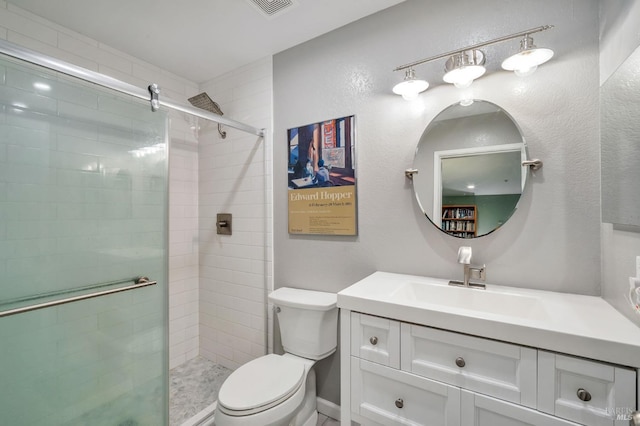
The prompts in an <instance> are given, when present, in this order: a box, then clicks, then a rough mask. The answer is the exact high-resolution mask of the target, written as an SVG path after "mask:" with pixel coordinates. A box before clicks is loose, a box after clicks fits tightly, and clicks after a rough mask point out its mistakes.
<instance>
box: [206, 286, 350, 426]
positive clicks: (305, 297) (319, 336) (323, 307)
mask: <svg viewBox="0 0 640 426" xmlns="http://www.w3.org/2000/svg"><path fill="white" fill-rule="evenodd" d="M269 301H270V302H272V303H273V304H274V306H275V309H276V313H277V316H278V323H279V325H280V335H281V338H282V346H283V347H284V351H285V354H284V355H275V354H269V355H265V356H262V357H260V358H257V359H254V360H253V361H250V362H248V363H247V364H245V365H243V366H241V367H240V368H238V369H237V370H236V371H234V372H233V373H232V374H231V375H230V376H229V377H228V378H227V380H226V381H225V382H224V383H223V384H222V387H221V388H220V392H219V393H218V406H217V409H216V413H215V416H214V424H215V425H216V426H272V425H273V426H315V425H316V422H317V419H318V411H317V410H316V375H315V371H314V369H313V366H314V364H315V363H316V362H317V361H318V360H321V359H324V358H326V357H328V356H329V355H331V354H332V353H334V352H335V351H336V347H337V345H338V308H337V306H336V302H337V295H336V294H334V293H325V292H320V291H310V290H300V289H295V288H288V287H282V288H279V289H277V290H275V291H273V292H272V293H271V294H269Z"/></svg>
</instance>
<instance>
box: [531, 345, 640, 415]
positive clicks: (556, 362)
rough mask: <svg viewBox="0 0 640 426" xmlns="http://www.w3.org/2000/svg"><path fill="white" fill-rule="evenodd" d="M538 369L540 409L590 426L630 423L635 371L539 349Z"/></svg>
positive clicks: (633, 406)
mask: <svg viewBox="0 0 640 426" xmlns="http://www.w3.org/2000/svg"><path fill="white" fill-rule="evenodd" d="M538 371H539V377H540V380H539V382H538V409H539V410H540V411H544V412H545V413H549V414H553V415H555V416H558V417H562V418H565V419H569V420H573V421H575V422H578V423H581V424H584V425H589V426H612V425H615V426H623V425H624V426H627V425H628V424H629V414H630V413H632V412H633V411H634V410H635V406H636V372H635V370H632V369H628V368H624V367H618V366H613V365H609V364H603V363H599V362H595V361H588V360H584V359H581V358H574V357H571V356H567V355H560V354H555V353H551V352H545V351H539V353H538ZM587 394H588V396H587ZM586 399H588V401H587V400H586Z"/></svg>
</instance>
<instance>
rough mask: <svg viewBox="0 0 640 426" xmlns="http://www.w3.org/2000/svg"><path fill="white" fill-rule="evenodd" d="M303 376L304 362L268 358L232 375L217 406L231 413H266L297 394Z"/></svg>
mask: <svg viewBox="0 0 640 426" xmlns="http://www.w3.org/2000/svg"><path fill="white" fill-rule="evenodd" d="M304 376H305V374H304V365H303V364H302V363H301V362H298V361H296V360H295V359H291V358H287V357H283V356H280V355H274V354H270V355H265V356H263V357H260V358H257V359H254V360H253V361H250V362H248V363H247V364H244V365H243V366H241V367H240V368H238V369H237V370H236V371H234V372H233V373H231V375H230V376H229V378H228V379H227V380H225V382H224V384H223V385H222V387H221V388H220V393H219V394H218V404H220V405H221V406H223V407H224V408H226V409H228V410H232V411H245V412H246V411H252V412H254V413H255V412H259V411H263V410H266V409H267V408H271V407H273V406H275V405H277V404H279V403H280V402H281V401H283V400H286V399H287V398H289V397H290V396H291V395H292V394H293V393H295V391H296V390H298V388H299V387H300V385H301V384H302V381H303V380H304Z"/></svg>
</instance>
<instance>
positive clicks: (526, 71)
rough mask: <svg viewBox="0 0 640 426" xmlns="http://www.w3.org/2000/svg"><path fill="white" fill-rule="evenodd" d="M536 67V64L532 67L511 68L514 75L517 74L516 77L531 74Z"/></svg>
mask: <svg viewBox="0 0 640 426" xmlns="http://www.w3.org/2000/svg"><path fill="white" fill-rule="evenodd" d="M537 69H538V66H537V65H534V66H532V67H529V68H518V69H515V70H513V73H514V74H515V75H517V76H518V77H528V76H530V75H531V74H533V73H534V72H536V70H537Z"/></svg>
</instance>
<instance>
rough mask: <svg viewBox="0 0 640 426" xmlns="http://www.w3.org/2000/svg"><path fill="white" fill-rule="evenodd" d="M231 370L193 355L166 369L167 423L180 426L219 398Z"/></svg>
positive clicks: (171, 425)
mask: <svg viewBox="0 0 640 426" xmlns="http://www.w3.org/2000/svg"><path fill="white" fill-rule="evenodd" d="M229 374H231V370H229V369H228V368H225V367H223V366H221V365H218V364H216V363H214V362H211V361H209V360H208V359H205V358H202V357H196V358H194V359H192V360H189V361H187V362H185V363H184V364H182V365H179V366H178V367H176V368H174V369H173V370H171V371H170V373H169V424H170V426H179V425H181V424H182V423H183V422H185V421H186V420H188V419H190V418H191V417H193V416H195V415H196V414H198V413H199V412H200V411H201V410H204V409H205V408H207V407H208V406H209V405H211V404H213V402H214V401H216V400H217V399H218V390H219V389H220V386H221V385H222V382H224V380H225V379H226V378H227V377H228V376H229Z"/></svg>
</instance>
